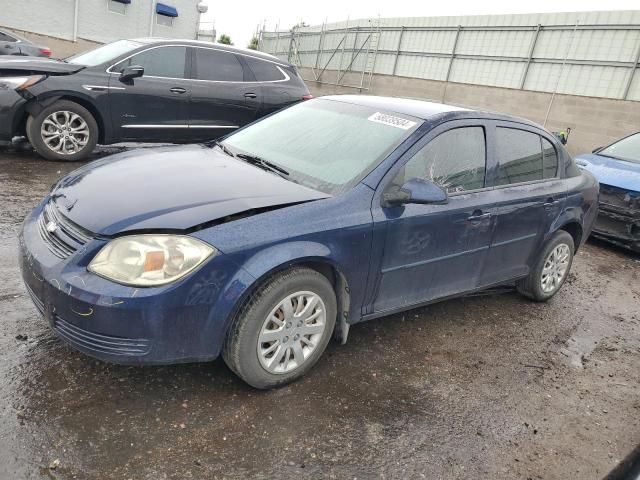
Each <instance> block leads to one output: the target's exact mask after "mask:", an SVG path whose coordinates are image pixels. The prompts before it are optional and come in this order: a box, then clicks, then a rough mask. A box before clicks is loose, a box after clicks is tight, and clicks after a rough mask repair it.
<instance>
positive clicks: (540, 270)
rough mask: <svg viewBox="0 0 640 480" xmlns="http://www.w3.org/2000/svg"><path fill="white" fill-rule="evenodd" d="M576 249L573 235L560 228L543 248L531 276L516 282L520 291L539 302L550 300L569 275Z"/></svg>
mask: <svg viewBox="0 0 640 480" xmlns="http://www.w3.org/2000/svg"><path fill="white" fill-rule="evenodd" d="M574 251H575V245H574V243H573V237H572V236H571V235H570V234H569V233H568V232H565V231H564V230H558V231H557V232H556V233H555V234H554V235H553V236H552V237H551V239H549V241H548V242H547V244H546V245H545V247H544V248H543V249H542V252H541V253H540V256H539V257H538V260H537V261H536V264H535V265H534V267H533V269H532V270H531V272H530V273H529V276H528V277H527V278H524V279H522V280H520V281H518V282H517V283H516V288H517V289H518V291H519V292H520V293H521V294H523V295H525V296H527V297H529V298H531V299H532V300H536V301H538V302H545V301H547V300H549V299H550V298H551V297H553V296H554V295H555V294H556V293H558V291H559V290H560V287H562V285H563V284H564V282H565V280H566V279H567V277H568V276H569V271H570V270H571V264H572V263H573V252H574Z"/></svg>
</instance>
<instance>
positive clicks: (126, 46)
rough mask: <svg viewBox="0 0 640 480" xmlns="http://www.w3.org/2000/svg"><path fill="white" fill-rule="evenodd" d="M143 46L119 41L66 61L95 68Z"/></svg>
mask: <svg viewBox="0 0 640 480" xmlns="http://www.w3.org/2000/svg"><path fill="white" fill-rule="evenodd" d="M141 46H142V44H141V43H138V42H133V41H131V40H118V41H117V42H113V43H108V44H106V45H102V46H101V47H98V48H94V49H93V50H89V51H88V52H84V53H79V54H78V55H74V56H72V57H69V58H67V59H66V61H67V62H68V63H73V64H75V65H86V66H87V67H95V66H96V65H100V64H102V63H105V62H108V61H110V60H113V59H115V58H118V57H119V56H120V55H123V54H125V53H127V52H130V51H132V50H135V49H136V48H138V47H141Z"/></svg>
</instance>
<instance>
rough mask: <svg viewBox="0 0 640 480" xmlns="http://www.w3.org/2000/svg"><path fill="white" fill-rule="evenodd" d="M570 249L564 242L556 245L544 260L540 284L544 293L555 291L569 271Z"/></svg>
mask: <svg viewBox="0 0 640 480" xmlns="http://www.w3.org/2000/svg"><path fill="white" fill-rule="evenodd" d="M570 258H571V250H570V248H569V246H568V245H567V244H565V243H561V244H559V245H556V246H555V248H554V249H553V250H551V253H549V256H548V257H547V259H546V260H545V261H544V267H543V268H542V276H541V278H540V285H541V287H542V291H543V292H544V293H553V292H555V291H556V290H557V289H558V288H560V286H561V285H562V282H563V281H564V279H565V277H566V276H567V273H568V272H569V261H570Z"/></svg>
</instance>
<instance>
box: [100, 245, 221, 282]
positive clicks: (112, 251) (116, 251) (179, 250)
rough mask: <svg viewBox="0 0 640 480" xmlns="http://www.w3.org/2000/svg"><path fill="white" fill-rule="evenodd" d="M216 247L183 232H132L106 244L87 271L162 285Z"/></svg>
mask: <svg viewBox="0 0 640 480" xmlns="http://www.w3.org/2000/svg"><path fill="white" fill-rule="evenodd" d="M217 253H218V251H217V250H216V249H215V248H214V247H212V246H211V245H207V244H206V243H204V242H202V241H201V240H198V239H196V238H192V237H187V236H184V235H131V236H128V237H122V238H116V239H115V240H112V241H110V242H109V243H108V244H107V245H105V246H104V247H103V248H102V250H100V252H98V254H97V255H96V256H95V258H94V259H93V260H92V261H91V263H90V264H89V267H88V269H89V271H90V272H93V273H95V274H97V275H100V276H101V277H105V278H108V279H109V280H113V281H114V282H118V283H123V284H125V285H132V286H136V287H153V286H156V285H164V284H165V283H170V282H174V281H176V280H178V279H179V278H181V277H184V276H185V275H186V274H188V273H189V272H191V271H192V270H194V269H195V268H196V267H197V266H198V265H200V264H201V263H202V262H204V261H205V260H206V259H207V258H209V257H210V256H211V255H215V254H217Z"/></svg>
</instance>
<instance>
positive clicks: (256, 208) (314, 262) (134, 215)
mask: <svg viewBox="0 0 640 480" xmlns="http://www.w3.org/2000/svg"><path fill="white" fill-rule="evenodd" d="M597 198H598V183H597V181H596V180H595V179H594V177H593V176H592V175H591V174H590V173H588V172H581V171H580V169H578V168H577V167H576V165H575V164H574V162H573V161H572V160H571V158H570V157H569V156H568V154H567V153H566V152H565V150H564V148H563V147H562V145H560V144H559V142H558V140H557V139H556V138H555V137H554V136H553V135H552V134H550V133H549V132H547V131H546V130H544V129H542V128H541V127H539V126H538V125H536V124H533V123H531V122H528V121H526V120H522V119H516V118H512V117H507V116H502V115H496V114H488V113H482V112H478V111H473V110H466V109H462V108H456V107H452V106H447V105H441V104H434V103H427V102H422V101H417V100H408V99H397V98H382V97H370V96H334V97H324V98H320V99H316V100H311V101H307V102H303V103H300V104H297V105H295V106H293V107H290V108H287V109H285V110H282V111H280V112H278V113H276V114H273V115H271V116H269V117H266V118H264V119H262V120H260V121H258V122H256V123H254V124H252V125H250V126H248V127H245V128H242V129H240V130H237V131H236V132H235V133H233V134H231V135H228V136H227V137H226V138H224V139H223V140H222V141H219V142H214V143H211V144H208V145H193V146H181V147H166V148H158V149H154V150H145V151H132V152H127V153H124V154H119V155H115V156H112V157H109V158H105V159H102V160H99V161H96V162H93V163H90V164H87V165H85V166H84V167H82V168H80V169H78V170H76V171H74V172H72V173H71V174H69V175H68V176H66V177H64V178H63V179H61V180H60V181H59V182H58V183H57V184H56V185H55V186H54V187H53V189H52V190H51V192H50V193H49V195H47V197H46V198H44V200H43V201H42V202H41V203H40V205H38V206H37V207H36V208H35V209H34V210H33V211H32V212H31V214H30V215H29V216H28V217H27V218H26V220H25V222H24V226H23V230H22V233H21V235H20V250H21V255H20V259H21V266H22V273H23V278H24V282H25V284H26V286H27V290H28V291H29V293H30V294H31V296H32V298H33V300H34V303H35V305H36V307H37V308H38V309H39V310H40V312H41V313H42V314H43V315H44V317H45V319H46V320H47V321H48V322H49V324H50V326H51V328H52V329H53V330H54V331H55V332H56V334H57V335H58V336H59V337H60V338H62V339H63V340H64V341H66V342H68V343H69V344H71V345H73V346H74V347H75V348H77V349H79V350H81V351H82V352H84V353H86V354H88V355H91V356H94V357H97V358H100V359H104V360H108V361H113V362H119V363H127V364H148V363H155V364H166V363H176V362H192V361H204V360H212V359H215V358H216V357H218V356H219V355H220V354H222V356H223V358H224V359H225V361H226V363H227V364H228V365H229V367H230V368H231V369H232V370H233V371H234V372H236V373H237V374H238V375H239V376H240V377H241V378H242V379H244V380H245V381H246V382H248V383H249V384H250V385H253V386H254V387H257V388H271V387H275V386H278V385H282V384H286V383H288V382H291V381H293V380H295V379H297V378H299V377H300V376H301V375H303V374H304V373H306V372H307V371H308V370H309V369H310V368H311V367H312V366H313V365H314V364H315V363H316V362H317V361H318V359H319V358H320V356H321V355H322V353H323V351H324V350H325V347H326V346H327V344H328V342H329V340H330V338H331V337H332V336H333V337H335V338H336V339H337V340H339V341H340V342H342V343H344V342H346V340H347V334H348V332H349V327H350V325H353V324H355V323H357V322H361V321H364V320H369V319H372V318H376V317H381V316H384V315H388V314H391V313H395V312H399V311H402V310H406V309H410V308H414V307H416V306H420V305H425V304H428V303H432V302H435V301H438V300H442V299H445V298H451V297H455V296H459V295H463V294H466V293H469V292H473V291H477V290H480V289H484V288H487V287H491V286H494V285H500V284H513V283H515V284H516V286H517V288H518V290H519V291H520V292H521V293H522V294H524V295H525V296H527V297H529V298H531V299H533V300H536V301H545V300H548V299H549V298H551V297H552V296H554V295H555V294H556V293H557V292H558V290H559V289H560V287H561V286H562V284H563V282H564V281H565V280H566V278H567V275H568V273H569V270H570V268H571V263H572V260H573V255H574V253H575V252H576V251H577V249H578V248H579V247H580V245H581V244H582V243H583V242H584V241H585V239H586V238H587V236H588V235H589V232H590V230H591V227H592V225H593V222H594V219H595V217H596V214H597Z"/></svg>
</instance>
